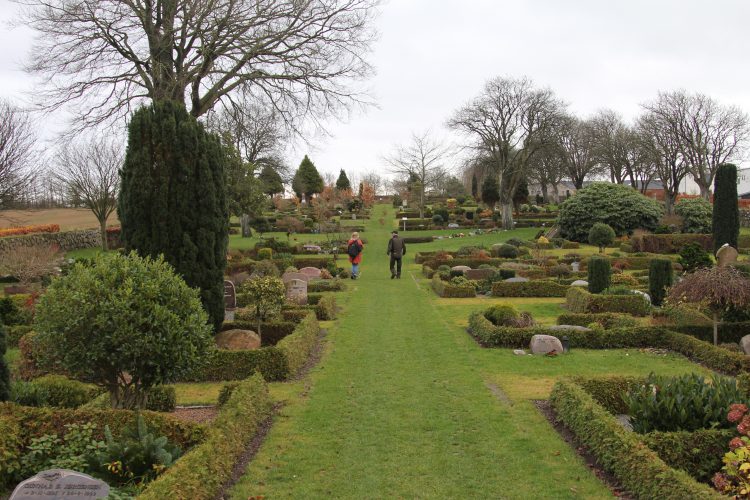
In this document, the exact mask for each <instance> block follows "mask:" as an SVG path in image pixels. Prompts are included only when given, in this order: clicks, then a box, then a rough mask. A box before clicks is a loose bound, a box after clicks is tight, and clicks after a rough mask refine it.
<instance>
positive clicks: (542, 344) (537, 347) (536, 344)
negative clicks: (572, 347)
mask: <svg viewBox="0 0 750 500" xmlns="http://www.w3.org/2000/svg"><path fill="white" fill-rule="evenodd" d="M529 348H530V349H531V353H532V354H547V353H550V352H552V351H555V352H556V353H557V354H562V353H563V346H562V343H561V342H560V339H558V338H557V337H553V336H552V335H534V336H533V337H531V342H530V343H529Z"/></svg>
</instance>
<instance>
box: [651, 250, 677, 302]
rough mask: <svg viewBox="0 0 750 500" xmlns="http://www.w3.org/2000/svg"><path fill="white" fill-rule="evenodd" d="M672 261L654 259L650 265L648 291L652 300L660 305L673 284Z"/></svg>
mask: <svg viewBox="0 0 750 500" xmlns="http://www.w3.org/2000/svg"><path fill="white" fill-rule="evenodd" d="M672 282H673V272H672V261H671V260H669V259H653V260H652V261H651V262H649V266H648V293H649V295H651V302H652V303H653V304H654V305H655V306H660V305H661V304H662V302H663V301H664V297H666V296H667V290H668V289H669V287H671V286H672Z"/></svg>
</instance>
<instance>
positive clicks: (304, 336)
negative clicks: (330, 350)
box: [276, 314, 320, 377]
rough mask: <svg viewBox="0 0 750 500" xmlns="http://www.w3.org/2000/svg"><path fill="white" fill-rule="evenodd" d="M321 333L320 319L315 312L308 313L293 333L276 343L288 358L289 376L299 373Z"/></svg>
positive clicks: (286, 358)
mask: <svg viewBox="0 0 750 500" xmlns="http://www.w3.org/2000/svg"><path fill="white" fill-rule="evenodd" d="M319 335H320V323H318V319H317V318H316V317H315V315H314V314H308V316H307V318H305V319H303V320H302V321H301V322H300V324H299V325H297V328H295V329H294V333H293V334H291V335H289V336H287V337H284V338H283V339H281V341H280V342H279V343H278V344H277V345H276V347H277V349H279V351H280V352H281V353H282V355H283V356H284V358H285V360H286V365H287V377H293V376H295V375H297V373H299V371H300V369H301V368H302V367H303V366H304V365H305V363H306V362H307V360H308V358H309V357H310V354H311V353H312V351H313V349H314V348H315V344H316V343H317V342H318V336H319Z"/></svg>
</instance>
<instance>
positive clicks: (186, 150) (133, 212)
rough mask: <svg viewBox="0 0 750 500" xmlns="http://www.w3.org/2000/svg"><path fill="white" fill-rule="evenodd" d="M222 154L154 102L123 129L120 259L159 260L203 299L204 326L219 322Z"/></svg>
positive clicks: (175, 110) (193, 125) (187, 118)
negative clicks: (131, 255)
mask: <svg viewBox="0 0 750 500" xmlns="http://www.w3.org/2000/svg"><path fill="white" fill-rule="evenodd" d="M224 161H225V159H224V151H223V149H222V146H221V144H220V142H219V140H218V138H217V137H216V136H214V135H212V134H209V133H207V132H206V131H205V129H204V128H203V125H202V124H200V123H199V122H198V121H197V120H196V119H195V118H194V117H192V116H191V115H190V114H188V112H187V111H186V110H185V107H184V106H183V105H182V104H180V103H176V102H172V101H157V102H155V103H154V104H153V105H152V106H149V107H144V108H141V109H139V110H138V111H136V112H135V114H134V115H133V118H132V120H131V122H130V125H129V128H128V150H127V155H126V157H125V164H124V165H123V168H122V171H121V175H120V176H121V181H122V184H121V193H120V197H119V200H118V215H119V218H120V222H121V225H122V232H121V237H122V240H123V243H124V245H125V249H126V251H130V250H136V251H137V252H138V253H139V254H141V255H143V256H146V255H150V256H153V257H156V256H158V255H159V254H163V255H164V258H165V260H166V261H167V262H169V263H170V264H171V265H172V266H173V267H174V268H175V270H176V271H177V273H178V274H180V275H181V276H182V277H183V278H184V279H185V281H186V282H187V284H188V285H190V286H192V287H197V288H199V289H200V292H201V301H202V303H203V307H204V308H205V309H206V311H207V312H208V314H209V318H210V319H209V321H210V323H211V324H212V325H213V327H214V328H215V329H216V330H217V331H218V329H219V328H220V327H221V323H222V321H223V320H224V287H223V280H224V269H225V267H226V254H227V244H228V233H229V214H228V212H227V202H226V192H225V190H226V186H225V183H224V182H225V179H224Z"/></svg>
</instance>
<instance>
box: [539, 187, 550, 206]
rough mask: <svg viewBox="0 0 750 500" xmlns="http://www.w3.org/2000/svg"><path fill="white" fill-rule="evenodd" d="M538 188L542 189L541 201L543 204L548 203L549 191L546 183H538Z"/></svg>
mask: <svg viewBox="0 0 750 500" xmlns="http://www.w3.org/2000/svg"><path fill="white" fill-rule="evenodd" d="M540 187H541V188H542V200H544V203H545V204H546V203H549V190H548V188H547V183H545V182H542V183H540Z"/></svg>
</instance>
